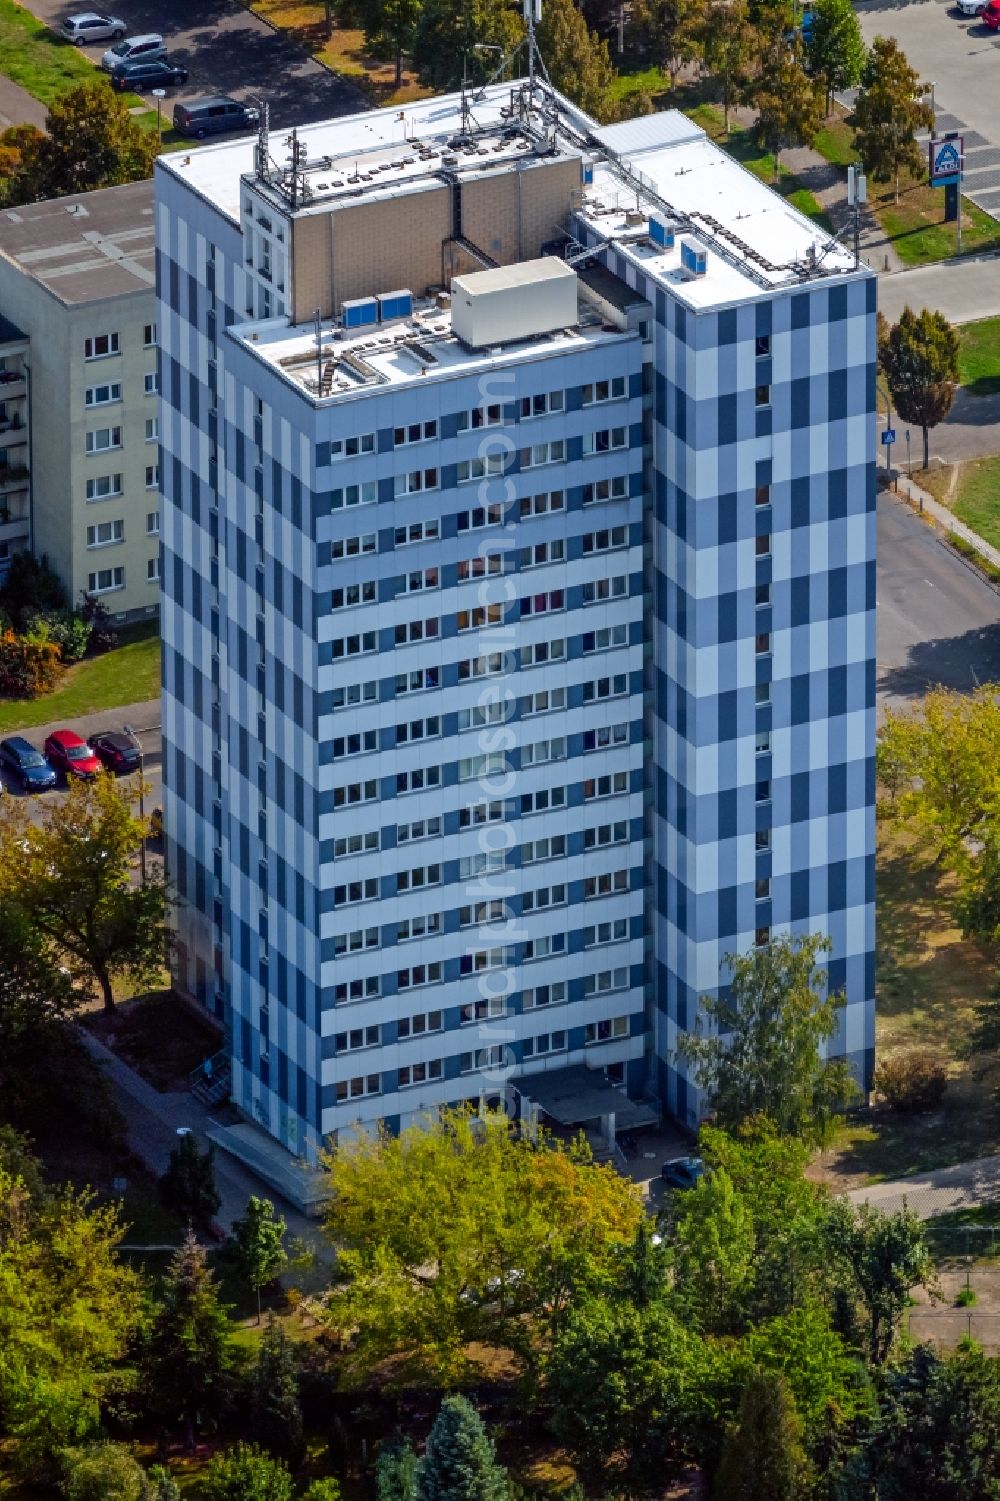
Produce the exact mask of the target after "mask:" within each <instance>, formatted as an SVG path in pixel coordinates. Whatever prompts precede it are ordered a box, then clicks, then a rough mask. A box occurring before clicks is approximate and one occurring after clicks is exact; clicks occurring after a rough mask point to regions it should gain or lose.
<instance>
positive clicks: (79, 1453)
mask: <svg viewBox="0 0 1000 1501" xmlns="http://www.w3.org/2000/svg"><path fill="white" fill-rule="evenodd" d="M63 1470H64V1478H63V1483H62V1493H63V1495H64V1496H65V1497H66V1501H152V1497H154V1496H155V1494H156V1493H155V1491H154V1489H153V1486H152V1483H151V1482H150V1480H149V1478H148V1476H147V1475H146V1472H145V1470H144V1469H143V1468H142V1466H141V1465H140V1464H139V1463H138V1462H137V1461H136V1460H135V1459H133V1457H132V1455H131V1454H130V1453H129V1451H128V1449H126V1448H125V1447H124V1445H123V1444H101V1443H98V1444H90V1445H88V1446H87V1448H85V1449H67V1450H66V1451H65V1453H64V1455H63Z"/></svg>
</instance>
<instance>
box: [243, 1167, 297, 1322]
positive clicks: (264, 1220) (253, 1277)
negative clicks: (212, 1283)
mask: <svg viewBox="0 0 1000 1501" xmlns="http://www.w3.org/2000/svg"><path fill="white" fill-rule="evenodd" d="M285 1228H286V1227H285V1221H284V1220H283V1219H280V1218H279V1217H278V1215H276V1214H275V1210H274V1205H273V1204H272V1203H271V1200H270V1199H259V1198H257V1196H256V1195H255V1194H251V1195H250V1197H249V1199H248V1200H247V1209H246V1214H244V1215H243V1216H242V1218H241V1219H238V1220H236V1221H235V1223H234V1224H233V1252H234V1254H235V1256H236V1263H237V1265H238V1267H239V1269H240V1275H241V1277H242V1278H243V1280H244V1281H245V1282H246V1284H247V1286H248V1287H250V1288H251V1289H252V1290H253V1291H254V1292H255V1293H256V1294H257V1322H258V1324H259V1323H260V1290H261V1288H262V1287H266V1286H267V1284H268V1283H269V1282H273V1281H274V1279H275V1278H276V1277H277V1276H278V1275H279V1274H280V1273H281V1272H282V1271H283V1270H284V1268H285V1267H286V1266H287V1265H288V1253H287V1252H286V1250H285V1247H284V1244H283V1242H284V1235H285Z"/></svg>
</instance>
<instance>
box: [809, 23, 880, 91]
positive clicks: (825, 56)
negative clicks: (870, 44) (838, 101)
mask: <svg viewBox="0 0 1000 1501" xmlns="http://www.w3.org/2000/svg"><path fill="white" fill-rule="evenodd" d="M805 56H806V66H807V68H808V69H809V72H810V73H811V74H812V76H813V77H814V78H818V79H819V80H820V81H821V82H822V84H823V87H824V89H825V90H826V107H827V112H829V109H830V98H831V95H833V94H835V93H837V92H839V91H840V90H842V89H853V88H856V87H857V85H858V84H859V83H860V82H861V74H862V71H863V69H864V66H865V60H866V58H867V56H868V49H867V48H866V47H865V42H864V38H863V36H862V35H861V24H860V22H859V21H858V16H857V12H856V11H855V9H854V6H853V5H852V4H851V0H814V4H813V7H812V26H811V28H810V30H809V35H808V36H807V38H806V40H805Z"/></svg>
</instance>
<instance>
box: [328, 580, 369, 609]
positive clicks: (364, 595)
mask: <svg viewBox="0 0 1000 1501" xmlns="http://www.w3.org/2000/svg"><path fill="white" fill-rule="evenodd" d="M374 601H375V581H374V580H373V579H366V581H365V582H364V583H363V584H344V585H343V587H341V588H338V589H334V591H333V599H332V608H333V609H334V610H344V609H347V608H348V607H349V606H351V605H370V604H373V603H374Z"/></svg>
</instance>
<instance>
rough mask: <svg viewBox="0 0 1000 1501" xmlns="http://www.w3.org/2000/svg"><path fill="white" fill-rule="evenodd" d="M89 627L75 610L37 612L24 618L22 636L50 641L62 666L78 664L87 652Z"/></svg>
mask: <svg viewBox="0 0 1000 1501" xmlns="http://www.w3.org/2000/svg"><path fill="white" fill-rule="evenodd" d="M90 633H91V627H90V626H89V625H88V624H87V622H86V621H85V620H84V618H83V616H82V615H81V614H80V613H79V611H77V610H39V611H37V612H36V613H35V614H33V615H29V616H27V617H26V619H25V621H24V625H23V627H22V634H23V635H25V636H27V637H29V638H30V639H32V640H36V641H52V642H54V643H55V645H56V646H57V647H58V648H59V658H60V661H62V662H63V663H64V664H66V665H68V664H69V663H71V662H79V661H80V659H81V658H82V657H83V655H84V653H85V652H86V650H87V643H88V642H89V640H90Z"/></svg>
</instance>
